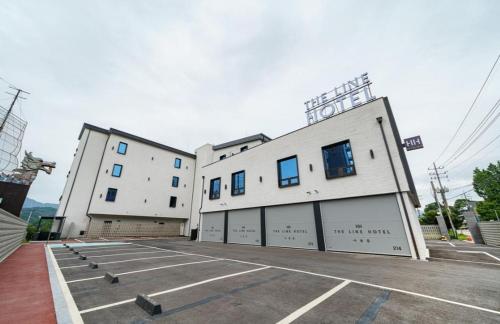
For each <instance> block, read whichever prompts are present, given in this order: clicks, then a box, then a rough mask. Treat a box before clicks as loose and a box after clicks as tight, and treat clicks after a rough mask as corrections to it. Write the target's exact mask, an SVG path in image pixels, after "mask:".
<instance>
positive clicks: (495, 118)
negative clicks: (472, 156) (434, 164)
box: [447, 113, 500, 163]
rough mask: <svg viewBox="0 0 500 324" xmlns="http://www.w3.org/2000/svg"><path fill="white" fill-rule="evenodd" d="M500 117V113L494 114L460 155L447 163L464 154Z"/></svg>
mask: <svg viewBox="0 0 500 324" xmlns="http://www.w3.org/2000/svg"><path fill="white" fill-rule="evenodd" d="M498 117H500V113H498V114H496V116H495V117H494V118H493V120H491V121H490V123H489V124H488V125H486V127H484V128H483V130H482V131H481V132H480V133H479V134H478V135H477V136H476V137H475V138H474V139H473V140H472V141H470V142H469V144H467V146H466V147H465V148H463V149H462V150H461V151H460V153H458V154H457V155H456V156H455V157H454V158H453V159H452V160H451V161H448V162H447V163H451V162H453V161H455V160H456V159H458V158H459V157H460V156H461V155H462V154H464V153H465V152H466V151H467V150H468V149H469V148H470V147H471V146H472V144H474V143H475V142H476V141H477V140H478V139H479V138H480V137H481V136H483V134H484V133H485V132H486V131H487V130H488V129H489V128H490V127H491V126H492V125H493V124H494V123H495V121H496V120H497V119H498Z"/></svg>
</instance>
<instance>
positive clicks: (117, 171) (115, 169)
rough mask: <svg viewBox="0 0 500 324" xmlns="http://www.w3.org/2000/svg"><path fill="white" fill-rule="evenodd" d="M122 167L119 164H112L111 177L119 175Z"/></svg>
mask: <svg viewBox="0 0 500 324" xmlns="http://www.w3.org/2000/svg"><path fill="white" fill-rule="evenodd" d="M122 169H123V166H122V165H121V164H115V165H113V172H111V175H112V176H113V177H120V176H121V175H122Z"/></svg>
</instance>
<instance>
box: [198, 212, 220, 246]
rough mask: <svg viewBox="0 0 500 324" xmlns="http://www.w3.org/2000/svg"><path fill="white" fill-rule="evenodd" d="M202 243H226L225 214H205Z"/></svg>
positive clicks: (202, 224)
mask: <svg viewBox="0 0 500 324" xmlns="http://www.w3.org/2000/svg"><path fill="white" fill-rule="evenodd" d="M201 226H202V228H203V230H202V234H201V240H202V241H208V242H224V212H216V213H206V214H203V220H202V223H201Z"/></svg>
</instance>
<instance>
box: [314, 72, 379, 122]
mask: <svg viewBox="0 0 500 324" xmlns="http://www.w3.org/2000/svg"><path fill="white" fill-rule="evenodd" d="M371 84H372V83H371V81H370V79H368V73H363V74H361V75H360V76H359V77H356V78H354V80H350V81H347V82H346V83H343V84H342V85H341V86H339V87H335V88H333V90H330V91H328V92H324V93H322V94H321V95H320V96H317V97H314V98H312V99H310V100H308V101H306V102H304V105H305V106H306V116H307V124H308V125H311V124H314V123H317V122H319V121H320V120H323V119H325V118H328V117H331V116H334V115H336V114H340V113H341V112H344V111H346V110H349V109H352V108H356V107H358V106H360V105H362V104H365V103H367V102H369V101H372V100H374V99H376V97H375V96H374V95H372V93H371V90H370V85H371Z"/></svg>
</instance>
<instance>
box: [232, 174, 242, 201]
mask: <svg viewBox="0 0 500 324" xmlns="http://www.w3.org/2000/svg"><path fill="white" fill-rule="evenodd" d="M244 193H245V171H239V172H235V173H233V174H232V175H231V195H232V196H238V195H243V194H244Z"/></svg>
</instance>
